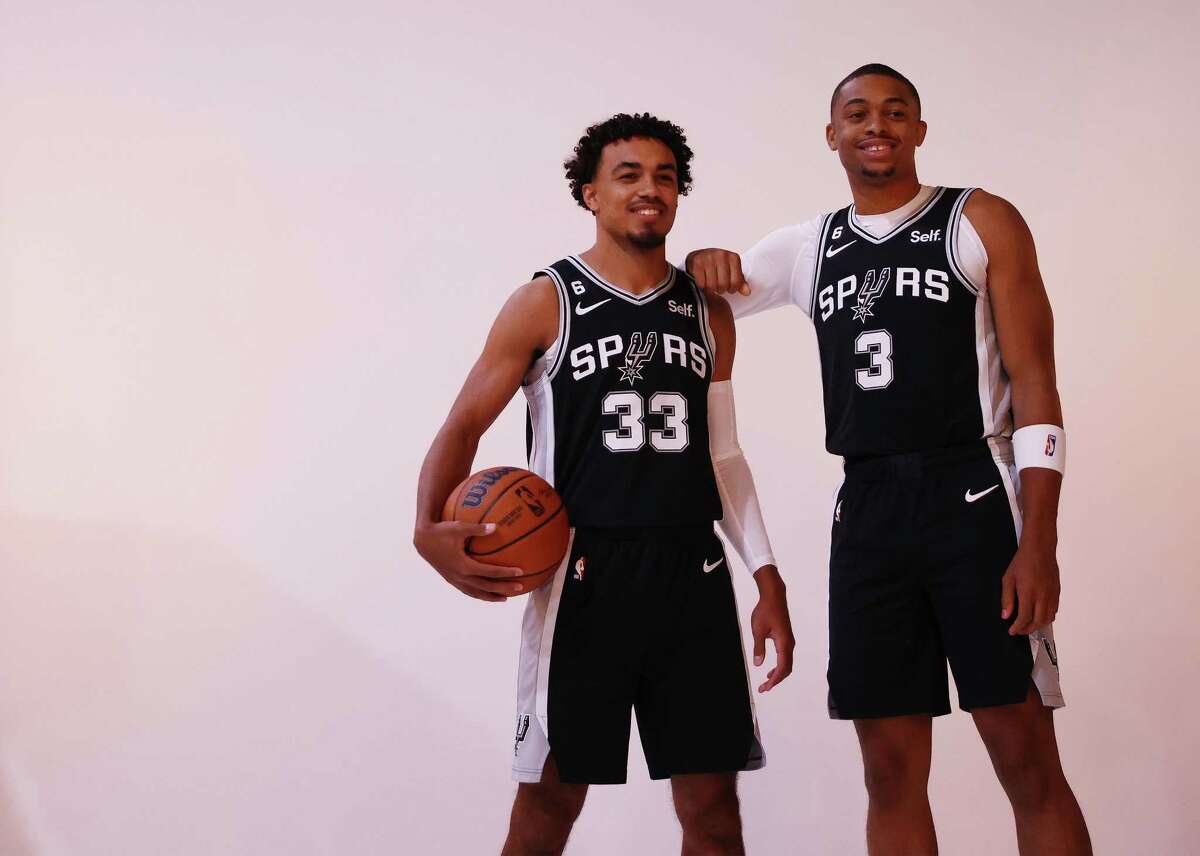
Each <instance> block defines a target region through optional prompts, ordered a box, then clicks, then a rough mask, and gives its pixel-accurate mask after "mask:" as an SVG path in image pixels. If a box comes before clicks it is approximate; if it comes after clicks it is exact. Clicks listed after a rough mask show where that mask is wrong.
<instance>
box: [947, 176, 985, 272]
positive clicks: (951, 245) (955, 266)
mask: <svg viewBox="0 0 1200 856" xmlns="http://www.w3.org/2000/svg"><path fill="white" fill-rule="evenodd" d="M978 189H979V188H977V187H966V188H947V193H948V194H953V195H954V205H953V206H952V207H951V209H950V218H949V220H948V221H947V222H946V261H947V263H948V264H949V265H950V270H951V271H953V273H954V275H955V276H956V277H957V278H958V279H959V280H961V281H962V284H963V285H964V286H965V287H966V289H967V290H968V291H970V292H971V293H972V294H975V295H978V294H979V289H978V288H977V287H976V285H975V283H973V282H972V281H971V278H970V277H969V276H967V275H966V273H965V272H964V267H963V263H962V259H960V258H959V255H958V236H959V228H960V226H961V225H962V218H963V209H964V208H966V206H967V200H968V199H970V198H971V194H972V193H974V192H975V191H976V190H978Z"/></svg>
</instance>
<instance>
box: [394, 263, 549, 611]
mask: <svg viewBox="0 0 1200 856" xmlns="http://www.w3.org/2000/svg"><path fill="white" fill-rule="evenodd" d="M557 328H558V298H557V296H556V294H555V290H554V285H553V284H552V283H551V282H550V280H549V279H548V278H545V277H539V278H537V279H535V280H534V281H533V282H529V283H526V284H525V285H523V286H521V287H520V288H519V289H517V290H516V292H514V293H513V295H512V296H511V297H509V299H508V301H507V302H506V303H505V304H504V307H503V308H502V309H501V310H500V314H499V315H498V316H497V317H496V320H495V322H494V323H493V324H492V329H491V332H489V333H488V337H487V341H486V343H485V344H484V346H483V353H481V354H480V355H479V358H478V359H477V360H476V361H475V365H474V366H472V367H471V371H470V373H469V374H468V375H467V379H466V382H465V383H463V387H462V389H461V390H460V391H459V393H458V398H456V399H455V401H454V404H453V406H452V407H451V408H450V413H449V415H447V417H446V421H445V422H444V423H443V425H442V427H441V430H439V431H438V433H437V436H436V437H435V438H434V440H433V444H432V445H431V446H430V447H429V451H428V453H426V455H425V462H424V464H422V466H421V476H420V480H419V482H418V485H417V519H416V525H415V526H414V528H413V545H414V546H415V547H416V548H417V552H418V553H420V554H421V556H422V557H423V558H424V559H425V560H426V561H427V562H429V564H431V565H432V566H433V567H434V569H435V570H437V572H438V573H440V574H441V575H442V576H443V577H445V579H446V581H447V582H448V583H450V584H451V585H452V586H454V587H455V588H457V589H459V590H460V591H462V592H463V593H464V594H468V595H470V596H471V597H475V598H478V599H480V600H489V601H503V600H505V599H506V598H505V596H506V595H509V594H516V593H518V592H519V591H521V586H520V585H519V584H515V583H510V582H506V581H505V580H504V578H505V577H510V576H515V575H518V574H521V573H524V572H523V571H520V570H519V569H515V568H501V567H495V566H492V565H485V564H483V563H481V562H477V561H475V560H474V559H472V558H470V557H469V556H468V555H467V554H466V550H465V544H466V540H467V539H468V538H470V537H472V536H475V535H483V534H486V533H487V532H488V531H490V526H491V525H490V524H488V525H484V524H472V523H455V522H445V523H443V522H439V521H440V520H441V515H442V505H443V503H445V501H446V497H447V496H449V495H450V491H451V490H453V489H454V486H455V485H457V484H458V483H459V482H461V481H462V480H463V479H465V478H466V477H467V476H469V475H470V474H471V463H472V461H473V460H474V459H475V452H476V450H477V449H478V448H479V438H480V437H482V436H483V432H484V431H486V430H487V429H488V428H489V427H490V426H491V424H492V423H493V422H495V421H496V417H497V416H499V415H500V412H501V411H502V410H503V409H504V406H505V405H506V404H508V402H509V400H510V399H511V398H512V397H513V394H514V393H515V392H516V391H517V390H518V389H519V388H520V386H521V381H522V379H523V378H524V376H525V374H526V372H528V370H529V367H530V365H531V363H532V361H533V359H534V356H535V355H536V354H537V353H538V352H541V351H544V350H545V349H546V348H547V347H549V345H550V344H551V343H552V342H553V341H554V338H555V336H556V335H557Z"/></svg>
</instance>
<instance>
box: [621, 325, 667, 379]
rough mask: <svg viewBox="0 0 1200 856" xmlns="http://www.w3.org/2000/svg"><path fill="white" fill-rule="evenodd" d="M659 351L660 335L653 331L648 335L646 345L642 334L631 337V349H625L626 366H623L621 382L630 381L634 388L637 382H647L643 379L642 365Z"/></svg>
mask: <svg viewBox="0 0 1200 856" xmlns="http://www.w3.org/2000/svg"><path fill="white" fill-rule="evenodd" d="M657 350H658V334H657V333H655V332H654V331H651V332H649V333H647V334H646V338H645V343H644V344H643V341H642V334H641V333H634V334H633V335H632V336H630V337H629V347H628V348H626V349H625V365H623V366H621V380H627V381H629V385H630V386H633V382H634V381H635V380H645V378H643V377H642V365H643V364H645V363H646V362H648V361H649V359H650V358H651V357H653V356H654V352H655V351H657Z"/></svg>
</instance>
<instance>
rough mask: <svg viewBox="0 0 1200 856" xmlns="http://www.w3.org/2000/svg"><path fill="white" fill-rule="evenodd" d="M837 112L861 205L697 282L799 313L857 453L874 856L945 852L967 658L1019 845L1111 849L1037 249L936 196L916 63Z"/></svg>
mask: <svg viewBox="0 0 1200 856" xmlns="http://www.w3.org/2000/svg"><path fill="white" fill-rule="evenodd" d="M830 110H831V120H830V123H829V125H828V126H827V128H826V138H827V141H828V144H829V147H830V149H832V150H833V151H836V152H837V153H838V155H839V157H840V159H841V162H842V165H843V167H844V168H845V170H846V174H847V177H848V179H849V182H850V189H851V194H852V196H853V204H851V205H849V206H847V207H845V208H842V209H841V210H839V211H834V212H832V213H829V214H826V215H824V216H822V217H818V218H815V219H813V220H811V221H808V222H806V223H801V224H799V225H796V226H790V227H786V228H784V229H780V230H778V231H776V232H773V233H772V234H770V235H768V236H767V237H766V238H764V239H763V240H762V241H760V242H759V243H758V244H757V245H756V246H755V247H754V248H752V249H751V250H750V251H749V252H747V253H746V254H745V257H744V258H739V257H738V256H737V255H736V254H734V253H730V252H728V251H724V250H701V251H697V252H694V253H692V254H690V255H689V257H688V269H689V270H690V271H691V272H692V273H693V275H694V276H695V277H696V280H697V283H698V284H700V285H701V286H703V287H705V288H707V289H709V290H710V291H713V292H715V293H725V292H729V293H730V297H729V300H730V303H731V305H732V307H733V310H734V313H735V315H737V316H739V317H740V316H745V315H749V314H752V313H754V312H760V311H762V310H765V309H769V308H771V307H774V306H782V305H786V304H789V303H790V304H795V305H797V306H799V307H800V308H801V309H802V310H803V311H804V312H805V314H807V315H808V316H809V318H810V319H811V320H812V322H813V324H814V325H815V327H816V333H817V344H818V350H819V352H820V362H821V379H822V385H823V389H824V404H825V423H826V446H827V448H828V450H829V451H830V452H832V453H834V454H837V455H841V456H842V457H843V458H844V459H845V480H844V482H843V484H842V486H841V488H840V490H839V492H838V494H837V497H836V499H835V500H834V504H833V507H832V508H831V518H832V521H831V524H832V541H831V554H830V581H829V633H830V639H829V670H828V679H829V696H828V704H829V713H830V716H831V717H833V718H835V719H850V720H853V721H854V723H855V727H856V730H857V733H858V738H859V744H860V747H861V750H862V757H863V764H864V767H865V773H866V776H865V779H866V784H867V791H868V797H869V806H868V814H867V845H868V851H869V852H870V853H871V854H873V856H880V854H901V853H902V854H914V856H915V854H933V853H935V852H936V851H937V842H936V837H935V833H934V827H933V820H932V813H931V809H930V805H929V800H928V795H927V784H928V778H929V768H930V759H931V747H932V718H933V717H935V716H940V715H942V714H946V713H949V712H950V699H949V687H948V682H947V675H946V666H947V661H949V667H950V670H951V671H952V672H953V674H954V680H955V685H956V688H957V691H958V703H959V706H960V707H962V708H963V709H964V710H967V711H970V713H971V714H972V716H973V717H974V720H975V724H976V727H977V729H978V731H979V733H980V735H981V737H982V738H983V741H984V743H985V745H986V746H987V749H988V752H989V754H990V755H991V759H992V764H993V766H994V768H995V770H996V773H997V775H998V776H999V779H1000V782H1001V784H1002V785H1003V786H1004V789H1005V791H1006V793H1007V794H1008V797H1009V799H1010V801H1011V803H1012V807H1013V810H1014V815H1015V819H1016V827H1017V841H1018V846H1019V849H1020V852H1021V853H1022V854H1025V856H1032V854H1039V856H1043V854H1051V853H1053V854H1071V855H1072V856H1076V854H1086V853H1090V852H1091V845H1090V843H1089V840H1088V833H1087V828H1086V825H1085V823H1084V820H1083V815H1082V813H1081V812H1080V809H1079V806H1078V803H1077V802H1076V800H1075V797H1074V795H1073V794H1072V792H1071V789H1070V787H1069V785H1068V784H1067V781H1066V778H1065V776H1064V775H1063V772H1062V767H1061V764H1060V761H1059V756H1058V748H1057V744H1056V741H1055V737H1054V720H1053V717H1052V715H1051V713H1052V710H1053V709H1054V708H1058V707H1062V706H1063V703H1064V702H1063V696H1062V691H1061V689H1060V686H1059V673H1058V655H1057V652H1056V650H1055V647H1054V636H1053V633H1052V629H1051V621H1052V620H1053V618H1054V615H1055V613H1056V611H1057V609H1058V598H1059V579H1058V565H1057V561H1056V558H1055V547H1056V544H1057V523H1056V520H1057V512H1058V498H1059V490H1060V486H1061V483H1062V474H1063V472H1064V461H1065V456H1066V435H1065V433H1064V431H1063V429H1062V412H1061V409H1060V405H1059V398H1058V391H1057V386H1056V381H1055V375H1054V353H1053V336H1052V320H1051V314H1050V305H1049V301H1048V300H1047V297H1046V292H1045V288H1044V287H1043V285H1042V279H1041V275H1040V273H1039V271H1038V265H1037V258H1036V254H1035V252H1034V246H1033V238H1032V236H1031V235H1030V233H1029V229H1028V227H1027V226H1026V225H1025V222H1024V220H1023V219H1022V218H1021V216H1020V214H1019V213H1018V212H1017V211H1016V209H1015V208H1013V206H1012V205H1010V204H1009V203H1008V202H1006V201H1004V200H1003V199H1000V198H999V197H997V196H993V195H991V194H988V193H986V192H984V191H982V190H972V189H957V188H950V187H930V186H925V185H922V184H921V183H920V182H919V181H918V179H917V173H916V160H915V152H916V148H917V146H919V145H920V144H921V142H922V141H923V140H924V138H925V132H926V125H925V122H923V121H922V120H921V103H920V97H919V95H918V94H917V91H916V88H915V87H914V86H913V85H912V83H911V82H909V81H908V79H907V78H905V77H904V76H903V75H901V74H900V73H899V72H897V71H895V70H894V69H891V68H889V67H887V66H883V65H879V64H872V65H867V66H863V67H861V68H859V69H857V70H855V71H854V72H852V73H851V74H850V75H849V76H848V77H846V78H845V79H844V80H843V81H842V82H841V83H840V84H839V85H838V86H837V88H836V89H835V90H834V94H833V99H832V103H831V105H830ZM743 272H744V276H743Z"/></svg>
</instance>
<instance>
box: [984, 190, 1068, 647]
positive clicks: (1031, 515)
mask: <svg viewBox="0 0 1200 856" xmlns="http://www.w3.org/2000/svg"><path fill="white" fill-rule="evenodd" d="M964 213H965V214H966V216H967V217H968V218H970V220H971V223H972V225H974V226H975V229H976V231H977V232H978V233H979V237H980V238H981V239H982V241H983V245H984V248H985V249H986V250H987V256H988V277H987V288H988V291H989V292H990V297H991V305H992V314H993V317H994V318H995V322H996V337H997V340H998V342H999V346H1000V358H1001V360H1002V361H1003V363H1004V368H1005V371H1007V373H1008V376H1009V380H1010V382H1011V384H1012V410H1013V419H1014V422H1015V426H1014V427H1015V428H1016V429H1017V430H1020V429H1021V428H1023V427H1025V426H1032V425H1051V426H1058V427H1060V428H1061V426H1062V424H1063V421H1062V405H1061V404H1060V402H1059V397H1058V385H1057V382H1056V380H1055V373H1054V319H1053V316H1052V314H1051V311H1050V301H1049V298H1048V297H1047V296H1046V288H1045V285H1044V284H1043V283H1042V275H1041V272H1040V271H1039V270H1038V262H1037V251H1036V249H1035V247H1034V242H1033V235H1032V234H1031V233H1030V231H1029V227H1028V225H1026V223H1025V220H1024V219H1023V218H1022V217H1021V214H1020V212H1018V211H1017V209H1016V208H1015V207H1013V206H1012V204H1011V203H1009V202H1007V201H1005V200H1004V199H1001V198H1000V197H998V196H993V195H992V194H990V193H986V192H984V191H982V190H977V191H975V193H973V194H972V195H971V198H970V199H969V200H967V204H966V207H965V209H964ZM1020 465H1021V463H1020V461H1018V466H1020ZM1020 475H1021V518H1022V526H1021V540H1020V544H1019V545H1018V548H1017V554H1016V556H1014V558H1013V561H1012V563H1011V564H1010V565H1009V569H1008V572H1007V573H1006V574H1005V575H1004V585H1003V594H1002V598H1001V615H1002V617H1003V618H1008V617H1009V616H1011V615H1012V612H1013V600H1014V594H1015V597H1016V606H1017V609H1018V610H1019V612H1018V614H1017V616H1016V620H1015V621H1014V622H1013V624H1012V626H1011V627H1010V628H1009V633H1011V634H1014V635H1016V634H1028V633H1030V632H1031V631H1033V630H1035V629H1037V628H1040V627H1043V626H1045V625H1046V624H1049V623H1050V622H1051V621H1053V620H1054V616H1055V615H1056V614H1057V612H1058V603H1059V590H1060V589H1059V575H1058V562H1057V559H1056V558H1055V550H1056V548H1057V545H1058V500H1059V493H1060V491H1061V489H1062V478H1063V477H1062V475H1061V473H1060V472H1058V471H1055V470H1054V469H1049V468H1046V467H1044V466H1030V467H1025V468H1024V469H1022V470H1021V472H1020Z"/></svg>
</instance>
